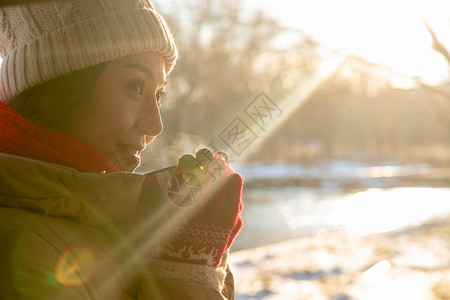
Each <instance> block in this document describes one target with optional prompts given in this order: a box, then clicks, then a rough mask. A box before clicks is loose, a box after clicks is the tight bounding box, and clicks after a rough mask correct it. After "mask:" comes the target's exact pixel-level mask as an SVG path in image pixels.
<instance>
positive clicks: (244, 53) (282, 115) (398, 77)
mask: <svg viewBox="0 0 450 300" xmlns="http://www.w3.org/2000/svg"><path fill="white" fill-rule="evenodd" d="M153 3H154V4H155V7H156V9H157V10H158V11H160V13H161V14H162V15H163V16H164V17H165V18H166V21H167V22H168V23H169V26H170V28H171V29H172V31H173V33H174V37H175V40H176V42H177V45H178V48H179V53H180V59H179V62H178V64H177V66H176V68H175V69H174V71H173V72H172V74H170V78H169V85H168V88H167V94H168V95H167V98H166V99H165V102H164V104H163V106H162V113H163V119H164V132H163V134H162V135H161V136H160V137H159V138H158V139H157V140H156V141H155V142H154V143H153V144H152V146H151V147H150V149H149V150H147V151H146V152H145V156H144V158H143V165H142V167H141V169H140V170H139V171H140V172H148V171H152V170H155V169H158V168H163V167H166V166H169V165H173V164H175V163H176V161H177V159H178V157H179V156H180V155H181V154H183V153H187V152H190V153H192V152H194V151H195V149H197V148H198V147H199V146H200V145H203V146H210V147H213V148H220V149H223V150H225V151H227V153H228V154H229V155H230V158H231V161H232V165H233V166H234V168H235V169H236V171H238V172H240V173H241V174H243V176H244V178H245V189H244V201H245V203H246V206H245V208H244V229H243V231H242V233H241V234H240V235H239V237H238V238H237V240H236V242H235V244H234V245H233V247H232V252H231V257H230V263H231V264H232V266H233V269H234V273H235V277H236V281H237V296H236V299H238V300H239V299H241V300H242V299H334V300H345V299H363V300H370V299H384V300H386V299H409V300H410V299H450V254H449V253H450V252H449V250H450V243H449V240H450V239H449V238H450V230H449V229H448V228H450V227H449V225H450V224H449V221H447V219H449V218H448V216H450V77H449V74H450V73H449V66H450V54H449V50H450V3H449V2H448V1H445V0H440V1H439V0H427V1H425V0H408V1H406V0H379V1H369V0H339V1H337V0H316V1H303V0H299V1H293V0H291V1H289V0H278V1H268V0H241V1H237V0H228V1H225V0H202V1H199V0H194V1H181V0H171V1H162V0H154V1H153Z"/></svg>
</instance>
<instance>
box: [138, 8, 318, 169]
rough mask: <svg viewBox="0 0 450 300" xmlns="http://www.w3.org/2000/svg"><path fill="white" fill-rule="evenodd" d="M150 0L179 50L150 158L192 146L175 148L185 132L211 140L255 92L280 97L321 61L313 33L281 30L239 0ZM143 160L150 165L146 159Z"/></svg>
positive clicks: (178, 151) (278, 25) (186, 137)
mask: <svg viewBox="0 0 450 300" xmlns="http://www.w3.org/2000/svg"><path fill="white" fill-rule="evenodd" d="M154 3H155V6H156V7H157V8H158V10H160V11H161V12H162V15H164V16H165V19H166V21H167V23H169V27H170V28H171V29H172V31H173V34H174V37H175V39H176V42H177V46H178V49H179V54H180V59H179V62H178V63H177V66H176V68H175V69H174V71H173V73H172V74H171V75H170V76H171V79H170V80H169V88H168V96H167V99H166V103H165V104H164V105H163V108H162V113H163V118H164V126H165V129H164V130H165V132H164V136H165V137H167V139H164V141H158V142H157V143H155V145H153V147H152V148H153V150H152V151H151V152H150V153H149V155H153V154H152V153H154V157H158V158H160V157H161V153H165V154H166V153H168V152H170V150H173V151H174V153H175V154H174V155H180V153H181V152H185V151H192V150H193V149H186V147H184V148H180V147H179V145H181V144H183V145H186V144H189V142H188V143H184V142H183V143H180V139H184V140H186V139H189V138H191V139H192V144H195V143H198V141H199V138H198V137H201V138H200V140H201V141H202V142H203V143H205V144H207V143H209V141H210V140H212V139H213V138H214V137H215V136H216V135H218V134H219V133H220V132H221V131H222V130H223V129H224V128H225V127H226V126H227V125H228V123H229V122H231V121H232V120H233V119H234V118H235V117H236V116H237V115H238V114H239V113H240V112H241V111H242V110H243V109H244V107H245V106H246V105H247V104H248V103H250V101H252V100H253V99H254V98H255V97H256V96H257V95H258V94H259V93H260V92H263V91H264V92H265V93H267V94H269V95H271V96H272V97H273V99H280V98H281V97H277V96H279V95H282V94H283V93H285V92H286V90H288V89H293V88H295V86H296V85H297V84H298V82H299V80H301V79H302V77H305V76H307V75H308V74H309V73H311V72H312V71H313V69H315V68H316V67H317V64H318V62H319V59H320V58H319V55H318V53H317V47H318V45H317V44H316V43H315V42H314V41H313V40H312V38H311V37H309V36H308V35H306V34H304V33H303V32H301V31H295V30H288V29H286V28H284V27H283V26H281V25H280V24H279V23H278V22H277V21H275V20H274V19H273V18H271V17H270V16H268V15H267V14H266V13H264V12H263V11H249V10H247V9H246V8H245V7H244V6H243V4H242V2H241V1H238V0H215V1H212V0H202V1H200V0H197V1H179V0H178V1H177V0H174V1H171V2H170V3H168V2H162V1H161V3H160V1H154ZM174 139H175V140H176V141H178V142H175V143H174V142H173V140H174ZM160 140H161V138H160ZM176 153H177V154H176ZM146 162H147V166H148V167H154V163H155V160H154V159H151V157H149V159H146ZM152 162H153V165H150V163H152ZM170 162H173V159H172V161H170ZM156 163H157V164H166V163H167V161H164V162H162V163H161V162H158V161H157V162H156Z"/></svg>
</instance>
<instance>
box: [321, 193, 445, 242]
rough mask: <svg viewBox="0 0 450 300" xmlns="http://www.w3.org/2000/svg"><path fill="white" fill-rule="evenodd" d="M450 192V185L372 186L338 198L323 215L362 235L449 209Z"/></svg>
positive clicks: (425, 218) (418, 220)
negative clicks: (380, 187) (377, 187)
mask: <svg viewBox="0 0 450 300" xmlns="http://www.w3.org/2000/svg"><path fill="white" fill-rule="evenodd" d="M449 195H450V189H433V188H395V189H390V190H379V189H370V190H367V191H363V192H359V193H356V194H351V195H348V196H346V197H344V198H342V199H337V200H336V203H335V207H334V208H333V209H332V210H331V211H330V212H329V213H328V214H327V215H325V216H324V219H325V221H326V223H328V224H333V225H341V226H343V227H344V228H346V229H347V230H349V231H350V232H353V233H357V234H360V235H367V234H370V233H381V232H386V231H392V230H395V229H398V228H401V227H404V226H407V225H411V224H415V223H420V222H423V221H425V220H427V219H429V218H431V217H434V216H439V215H442V214H445V213H447V212H448V211H450V202H449V201H448V198H449Z"/></svg>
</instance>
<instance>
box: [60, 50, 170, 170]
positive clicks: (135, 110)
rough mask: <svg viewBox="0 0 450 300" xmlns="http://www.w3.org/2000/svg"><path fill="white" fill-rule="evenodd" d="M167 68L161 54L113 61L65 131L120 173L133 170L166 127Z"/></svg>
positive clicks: (73, 113)
mask: <svg viewBox="0 0 450 300" xmlns="http://www.w3.org/2000/svg"><path fill="white" fill-rule="evenodd" d="M164 69H165V61H164V58H163V57H162V56H161V55H160V54H158V53H156V52H146V53H139V54H135V55H130V56H126V57H123V58H120V59H117V60H114V61H112V62H110V63H109V64H108V65H107V66H106V68H105V70H104V71H103V73H102V75H101V76H100V78H99V80H98V81H97V83H96V84H95V85H94V86H93V88H92V90H91V91H90V92H89V94H88V96H87V97H86V99H82V101H81V102H80V105H79V106H78V107H77V108H76V109H75V110H74V111H73V112H72V114H71V116H70V117H69V119H68V120H67V122H66V128H67V129H66V130H67V131H68V132H69V133H70V134H71V135H73V136H74V137H75V138H77V139H79V140H80V141H82V142H84V143H86V144H88V145H90V146H91V147H93V148H94V149H96V150H97V151H98V152H100V154H102V155H103V156H104V157H105V158H106V159H108V160H109V161H110V162H111V163H113V164H114V165H115V166H116V167H117V168H118V169H119V170H122V171H130V172H132V171H134V170H135V169H136V168H137V167H138V166H139V164H140V155H141V152H142V151H143V150H144V149H145V147H146V146H147V145H148V144H149V143H150V142H152V141H153V139H154V138H155V137H156V136H157V135H159V134H160V133H161V131H162V129H163V124H162V120H161V115H160V112H159V108H160V105H161V103H160V100H161V96H162V95H163V93H164V85H165V84H166V81H165V70H164Z"/></svg>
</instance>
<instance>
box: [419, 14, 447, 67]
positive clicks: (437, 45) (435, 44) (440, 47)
mask: <svg viewBox="0 0 450 300" xmlns="http://www.w3.org/2000/svg"><path fill="white" fill-rule="evenodd" d="M422 22H423V24H424V25H425V27H426V28H427V30H428V32H429V33H430V35H431V38H432V39H433V49H434V50H436V51H437V52H439V53H440V54H442V55H443V56H444V57H445V59H446V60H447V62H448V63H449V64H450V54H449V52H448V50H447V48H445V46H444V45H443V44H442V43H441V42H439V40H438V38H437V36H436V33H435V32H434V30H433V29H432V28H431V26H430V25H429V24H428V23H427V21H425V20H422Z"/></svg>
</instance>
